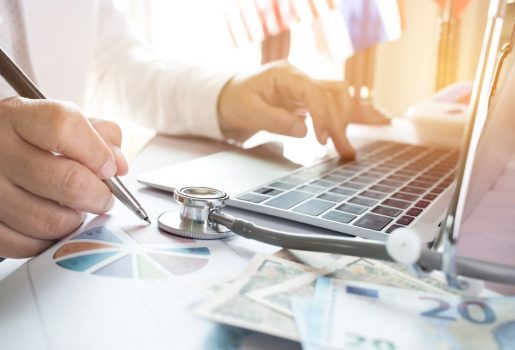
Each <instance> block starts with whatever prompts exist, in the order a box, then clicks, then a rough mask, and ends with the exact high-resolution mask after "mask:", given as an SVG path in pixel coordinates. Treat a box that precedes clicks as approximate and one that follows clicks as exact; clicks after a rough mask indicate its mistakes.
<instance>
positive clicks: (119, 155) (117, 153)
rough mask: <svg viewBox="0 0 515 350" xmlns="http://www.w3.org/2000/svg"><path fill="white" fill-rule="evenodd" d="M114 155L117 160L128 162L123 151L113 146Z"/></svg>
mask: <svg viewBox="0 0 515 350" xmlns="http://www.w3.org/2000/svg"><path fill="white" fill-rule="evenodd" d="M113 153H114V156H115V157H116V158H120V159H123V160H126V159H125V155H124V154H123V152H122V149H121V148H120V147H118V146H113Z"/></svg>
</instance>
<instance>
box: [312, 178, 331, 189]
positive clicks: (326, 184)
mask: <svg viewBox="0 0 515 350" xmlns="http://www.w3.org/2000/svg"><path fill="white" fill-rule="evenodd" d="M309 184H310V185H313V186H320V187H333V186H334V183H332V182H329V181H324V180H315V181H312V182H310V183H309Z"/></svg>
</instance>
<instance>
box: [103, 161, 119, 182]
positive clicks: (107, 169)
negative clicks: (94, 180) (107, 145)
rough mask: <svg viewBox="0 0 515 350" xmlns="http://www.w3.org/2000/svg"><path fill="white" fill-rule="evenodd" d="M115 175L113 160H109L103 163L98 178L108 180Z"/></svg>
mask: <svg viewBox="0 0 515 350" xmlns="http://www.w3.org/2000/svg"><path fill="white" fill-rule="evenodd" d="M115 175H116V163H115V161H114V160H112V159H109V160H108V161H107V162H105V163H104V165H103V166H102V169H100V176H101V177H102V178H103V179H110V178H112V177H113V176H115Z"/></svg>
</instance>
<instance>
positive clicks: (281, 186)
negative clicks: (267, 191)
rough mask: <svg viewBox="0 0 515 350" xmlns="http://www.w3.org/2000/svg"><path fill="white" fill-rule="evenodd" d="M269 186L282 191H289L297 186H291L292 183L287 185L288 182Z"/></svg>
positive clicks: (279, 182) (277, 182) (278, 182)
mask: <svg viewBox="0 0 515 350" xmlns="http://www.w3.org/2000/svg"><path fill="white" fill-rule="evenodd" d="M268 186H270V187H275V188H280V189H282V190H289V189H291V188H294V187H295V186H296V185H294V184H290V183H287V182H282V181H276V182H273V183H271V184H270V185H268Z"/></svg>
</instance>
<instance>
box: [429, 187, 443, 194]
mask: <svg viewBox="0 0 515 350" xmlns="http://www.w3.org/2000/svg"><path fill="white" fill-rule="evenodd" d="M444 190H445V188H443V187H436V188H433V189H432V190H431V191H429V192H431V193H435V194H440V193H442V192H443V191H444Z"/></svg>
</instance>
